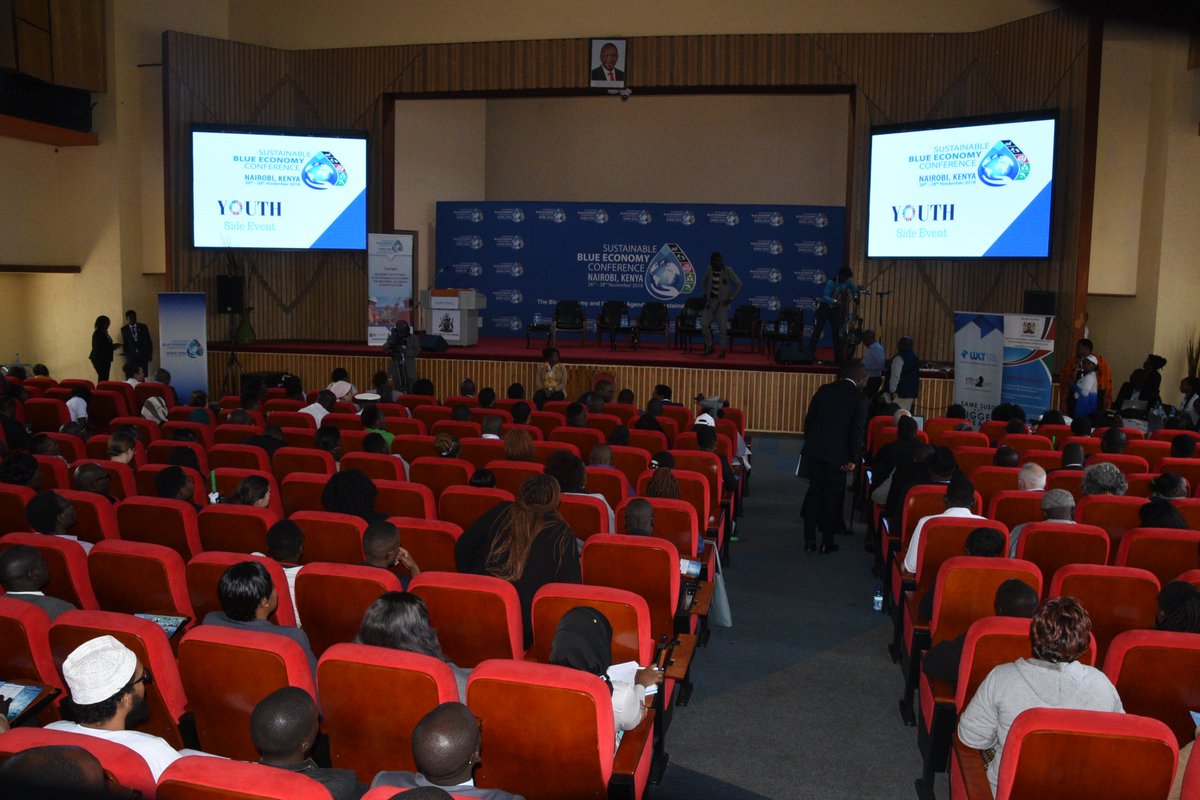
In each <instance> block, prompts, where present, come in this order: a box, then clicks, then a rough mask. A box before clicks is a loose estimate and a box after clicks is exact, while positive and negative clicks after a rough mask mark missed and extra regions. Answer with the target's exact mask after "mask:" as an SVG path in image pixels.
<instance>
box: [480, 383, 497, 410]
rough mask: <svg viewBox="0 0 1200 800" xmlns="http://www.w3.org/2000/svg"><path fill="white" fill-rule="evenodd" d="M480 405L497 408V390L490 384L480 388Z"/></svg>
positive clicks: (481, 406)
mask: <svg viewBox="0 0 1200 800" xmlns="http://www.w3.org/2000/svg"><path fill="white" fill-rule="evenodd" d="M479 407H480V408H495V407H496V390H495V389H493V388H492V387H490V386H485V387H483V388H482V389H480V390H479Z"/></svg>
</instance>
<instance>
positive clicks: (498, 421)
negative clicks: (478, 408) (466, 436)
mask: <svg viewBox="0 0 1200 800" xmlns="http://www.w3.org/2000/svg"><path fill="white" fill-rule="evenodd" d="M481 427H482V430H483V433H482V436H483V438H484V439H499V438H500V429H501V428H502V427H504V419H503V418H502V417H498V416H496V415H495V414H488V415H487V416H486V417H484V418H483V422H482V423H481Z"/></svg>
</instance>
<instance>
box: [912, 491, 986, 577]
mask: <svg viewBox="0 0 1200 800" xmlns="http://www.w3.org/2000/svg"><path fill="white" fill-rule="evenodd" d="M953 518H957V519H984V517H981V516H980V515H979V514H976V513H975V484H973V483H971V481H970V480H968V479H967V478H966V476H964V475H963V474H962V473H956V474H955V476H954V477H953V478H951V479H950V485H949V486H948V487H946V510H945V511H944V512H942V513H941V514H930V515H929V516H928V517H921V519H920V521H918V522H917V527H916V529H914V530H913V535H912V539H911V540H910V541H909V543H908V551H907V552H906V553H905V554H904V569H905V571H906V572H916V571H917V546H918V545H919V544H920V542H921V531H922V530H924V528H925V523H927V522H929V520H931V519H953Z"/></svg>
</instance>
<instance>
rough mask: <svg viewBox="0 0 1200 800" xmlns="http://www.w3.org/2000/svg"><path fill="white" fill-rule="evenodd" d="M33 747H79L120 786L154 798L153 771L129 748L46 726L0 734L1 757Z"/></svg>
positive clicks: (17, 729) (15, 729)
mask: <svg viewBox="0 0 1200 800" xmlns="http://www.w3.org/2000/svg"><path fill="white" fill-rule="evenodd" d="M34 747H78V748H80V749H81V750H86V751H87V752H89V753H91V754H92V755H93V756H95V758H96V760H97V761H99V762H100V766H102V767H104V771H105V772H106V773H108V774H110V775H112V778H113V780H115V781H116V782H117V783H119V784H121V785H122V786H124V787H126V788H128V789H133V790H136V791H138V792H141V794H142V796H143V797H155V791H156V786H155V783H154V774H153V773H151V772H150V767H148V766H147V765H146V760H145V759H144V758H142V757H141V756H140V755H138V754H137V753H136V752H134V751H133V750H131V749H129V748H128V747H126V746H124V745H122V744H117V743H116V742H111V741H109V740H107V739H101V738H100V737H98V736H88V735H85V734H82V733H69V732H67V731H55V730H46V729H45V728H13V729H12V730H10V731H8V732H7V733H5V734H4V735H3V736H0V756H10V755H13V754H14V753H19V752H21V751H22V750H29V749H32V748H34Z"/></svg>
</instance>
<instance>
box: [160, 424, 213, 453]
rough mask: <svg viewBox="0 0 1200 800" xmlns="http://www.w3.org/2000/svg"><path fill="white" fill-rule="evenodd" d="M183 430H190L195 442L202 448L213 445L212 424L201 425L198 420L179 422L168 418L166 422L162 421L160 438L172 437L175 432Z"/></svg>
mask: <svg viewBox="0 0 1200 800" xmlns="http://www.w3.org/2000/svg"><path fill="white" fill-rule="evenodd" d="M183 430H187V431H191V432H192V434H193V435H194V436H195V437H196V442H197V444H200V445H202V446H203V447H204V448H206V449H207V448H209V447H212V446H213V438H212V436H213V430H212V426H210V425H202V424H201V423H199V422H179V421H175V420H168V421H167V422H164V423H163V426H162V438H164V439H174V438H175V433H176V432H177V431H183Z"/></svg>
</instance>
